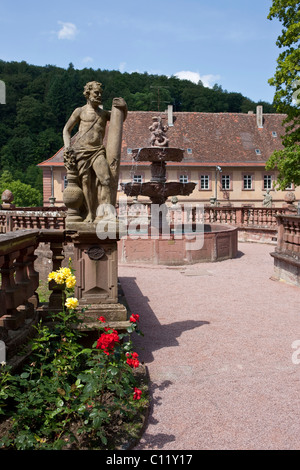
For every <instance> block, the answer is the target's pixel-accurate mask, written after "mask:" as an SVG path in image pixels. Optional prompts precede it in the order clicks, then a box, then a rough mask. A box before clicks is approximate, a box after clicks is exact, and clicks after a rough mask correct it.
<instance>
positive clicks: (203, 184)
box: [200, 175, 209, 190]
mask: <svg viewBox="0 0 300 470" xmlns="http://www.w3.org/2000/svg"><path fill="white" fill-rule="evenodd" d="M200 189H203V190H207V189H209V175H200Z"/></svg>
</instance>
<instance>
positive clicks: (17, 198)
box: [0, 170, 42, 207]
mask: <svg viewBox="0 0 300 470" xmlns="http://www.w3.org/2000/svg"><path fill="white" fill-rule="evenodd" d="M6 189H9V190H10V191H11V192H12V193H13V195H14V200H13V203H14V204H15V205H16V207H33V206H41V205H42V194H41V192H39V191H38V190H37V189H35V188H32V187H31V186H30V185H29V184H25V183H22V182H21V181H20V180H14V179H13V177H12V175H11V173H10V172H9V171H7V170H4V171H3V173H2V175H1V177H0V194H2V193H3V191H5V190H6Z"/></svg>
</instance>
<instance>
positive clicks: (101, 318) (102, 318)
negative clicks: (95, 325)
mask: <svg viewBox="0 0 300 470" xmlns="http://www.w3.org/2000/svg"><path fill="white" fill-rule="evenodd" d="M98 320H99V321H101V322H102V323H105V322H106V320H105V318H104V317H99V318H98Z"/></svg>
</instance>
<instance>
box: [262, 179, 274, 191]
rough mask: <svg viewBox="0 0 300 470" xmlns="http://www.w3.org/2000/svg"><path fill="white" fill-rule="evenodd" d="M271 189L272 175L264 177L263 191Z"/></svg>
mask: <svg viewBox="0 0 300 470" xmlns="http://www.w3.org/2000/svg"><path fill="white" fill-rule="evenodd" d="M272 188H273V179H272V175H264V190H267V189H272Z"/></svg>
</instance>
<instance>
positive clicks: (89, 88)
mask: <svg viewBox="0 0 300 470" xmlns="http://www.w3.org/2000/svg"><path fill="white" fill-rule="evenodd" d="M102 91H103V90H102V83H99V82H96V81H93V82H88V83H87V84H86V85H85V86H84V90H83V94H84V96H85V97H86V99H87V100H90V101H92V102H96V103H98V104H101V102H102Z"/></svg>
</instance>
